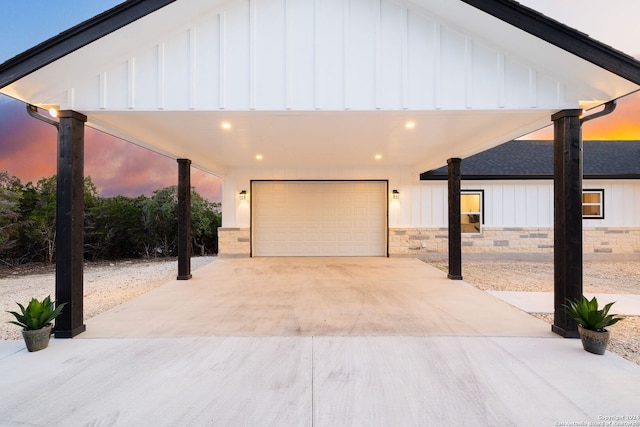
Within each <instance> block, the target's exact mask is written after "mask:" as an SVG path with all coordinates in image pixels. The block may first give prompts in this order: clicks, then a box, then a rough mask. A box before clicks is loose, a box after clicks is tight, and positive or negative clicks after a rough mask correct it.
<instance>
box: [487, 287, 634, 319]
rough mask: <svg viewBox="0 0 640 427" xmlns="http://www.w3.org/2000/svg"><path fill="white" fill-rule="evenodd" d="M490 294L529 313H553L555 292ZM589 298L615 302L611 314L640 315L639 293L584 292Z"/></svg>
mask: <svg viewBox="0 0 640 427" xmlns="http://www.w3.org/2000/svg"><path fill="white" fill-rule="evenodd" d="M487 293H488V294H490V295H493V296H494V297H496V298H498V299H500V300H502V301H504V302H506V303H507V304H510V305H512V306H514V307H517V308H519V309H520V310H523V311H526V312H527V313H553V292H516V291H487ZM584 295H585V296H586V297H587V298H588V299H591V298H593V297H594V296H595V297H596V298H597V300H598V304H599V305H600V306H604V305H605V304H608V303H610V302H613V303H614V304H613V306H611V310H610V314H619V315H624V316H640V295H638V294H590V293H585V294H584Z"/></svg>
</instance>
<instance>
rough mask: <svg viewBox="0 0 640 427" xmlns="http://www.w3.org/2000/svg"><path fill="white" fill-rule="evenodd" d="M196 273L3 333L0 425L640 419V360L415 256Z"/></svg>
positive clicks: (276, 262)
mask: <svg viewBox="0 0 640 427" xmlns="http://www.w3.org/2000/svg"><path fill="white" fill-rule="evenodd" d="M194 273H195V274H194V279H192V280H191V281H188V282H183V281H181V282H171V283H168V284H167V285H165V286H163V287H161V288H158V289H156V290H154V291H152V292H150V293H148V294H146V295H144V296H142V297H139V298H136V299H135V300H131V301H129V302H128V303H125V304H123V305H122V306H120V307H118V308H115V309H113V310H111V311H109V312H105V313H103V314H101V315H99V316H97V317H95V318H93V319H89V320H88V321H87V332H86V333H83V334H81V335H80V336H79V337H77V338H76V339H72V340H64V339H54V340H52V341H51V343H50V345H49V348H47V349H46V350H43V351H41V352H37V353H28V352H27V351H26V349H25V348H24V344H23V343H22V341H0V379H1V384H2V387H0V425H2V426H22V425H46V426H65V427H66V426H85V425H93V426H111V425H114V426H120V425H122V426H129V425H154V426H178V425H180V426H182V425H225V426H226V425H228V426H245V425H246V426H250V425H251V426H252V425H264V426H321V427H325V426H327V427H329V426H330V427H333V426H336V425H350V426H372V425H380V426H385V425H392V426H396V425H402V426H423V425H430V426H451V425H458V426H478V425H517V426H536V427H537V426H545V425H549V426H559V425H588V424H589V423H592V424H591V425H598V424H597V423H599V422H600V423H603V422H606V421H612V420H614V419H617V420H620V419H621V418H619V417H621V416H626V417H636V418H635V420H637V419H638V418H640V411H639V410H638V404H637V391H636V390H637V384H640V366H638V365H636V364H634V363H632V362H629V361H627V360H625V359H623V358H621V357H619V356H617V355H615V354H613V353H607V354H605V355H604V356H596V355H593V354H590V353H587V352H585V351H583V350H582V347H581V343H580V341H579V340H568V339H562V338H560V337H558V336H557V335H554V334H552V333H551V332H550V331H549V325H547V324H546V323H545V322H543V321H541V320H538V319H535V318H533V317H531V316H529V315H527V314H526V313H524V312H523V311H521V310H520V309H518V308H515V307H512V306H510V305H508V304H506V303H505V302H502V301H500V300H498V299H497V298H495V297H493V296H491V295H488V294H487V293H485V292H482V291H479V290H477V289H475V288H473V287H472V286H470V285H468V284H466V283H464V282H462V281H450V280H448V279H446V278H445V277H444V273H442V272H441V271H439V270H437V269H435V268H432V267H430V266H428V265H427V264H425V263H422V262H420V261H416V260H408V259H404V260H402V259H400V260H399V259H384V258H379V259H245V260H217V261H215V262H213V263H212V264H210V265H208V266H206V267H203V268H201V269H198V270H196V271H195V272H194ZM80 337H83V338H84V339H78V338H80ZM615 417H618V418H615ZM628 419H629V418H628Z"/></svg>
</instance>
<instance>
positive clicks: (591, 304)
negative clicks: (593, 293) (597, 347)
mask: <svg viewBox="0 0 640 427" xmlns="http://www.w3.org/2000/svg"><path fill="white" fill-rule="evenodd" d="M612 305H613V303H612V302H610V303H609V304H607V305H605V306H604V308H602V309H601V310H599V309H598V300H597V299H596V297H593V298H592V299H591V301H589V300H588V299H587V298H585V296H584V295H583V296H582V298H581V299H580V300H577V301H570V300H567V304H564V305H563V306H564V309H565V311H566V312H567V314H568V315H569V316H571V317H572V318H573V320H575V321H576V322H577V323H578V324H579V325H581V326H582V327H583V328H585V329H590V330H592V331H603V330H605V328H606V327H607V326H611V325H613V324H614V323H617V322H619V321H620V320H622V318H621V317H615V316H616V314H609V309H610V308H611V306H612Z"/></svg>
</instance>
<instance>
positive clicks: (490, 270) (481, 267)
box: [429, 260, 640, 365]
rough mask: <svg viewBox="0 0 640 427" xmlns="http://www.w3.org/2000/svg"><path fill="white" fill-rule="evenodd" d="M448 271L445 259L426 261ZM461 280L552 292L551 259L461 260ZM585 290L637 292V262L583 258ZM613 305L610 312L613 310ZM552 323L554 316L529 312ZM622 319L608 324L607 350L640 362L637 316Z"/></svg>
mask: <svg viewBox="0 0 640 427" xmlns="http://www.w3.org/2000/svg"><path fill="white" fill-rule="evenodd" d="M429 264H431V265H433V266H434V267H437V268H439V269H440V270H442V271H447V268H448V264H447V261H429ZM462 276H463V277H464V281H465V282H467V283H470V284H472V285H474V286H475V287H477V288H478V289H482V290H485V291H523V292H553V262H551V261H539V262H523V261H497V260H491V261H463V262H462ZM583 287H584V291H585V292H588V293H603V294H640V261H636V262H633V261H631V262H630V261H616V262H608V261H586V262H585V263H584V279H583ZM615 308H616V306H615V304H614V305H613V307H612V309H611V311H612V312H613V313H615ZM530 314H531V315H532V316H535V317H537V318H540V319H543V320H544V321H546V322H547V323H549V324H552V323H553V315H552V314H548V313H530ZM620 317H624V320H621V321H620V322H618V323H616V324H615V325H613V326H610V327H609V328H608V329H609V330H610V331H611V341H610V342H609V346H608V347H607V350H609V351H611V352H613V353H616V354H618V355H620V356H622V357H624V358H625V359H628V360H630V361H632V362H634V363H637V364H638V365H640V317H639V316H620Z"/></svg>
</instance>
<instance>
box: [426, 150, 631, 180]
mask: <svg viewBox="0 0 640 427" xmlns="http://www.w3.org/2000/svg"><path fill="white" fill-rule="evenodd" d="M460 170H461V173H462V178H463V179H475V180H480V179H552V178H553V141H510V142H507V143H505V144H502V145H499V146H497V147H495V148H492V149H491V150H487V151H484V152H482V153H479V154H476V155H474V156H471V157H468V158H466V159H463V160H462V163H461V165H460ZM583 173H584V177H585V178H591V179H597V178H600V179H603V178H606V179H624V178H634V179H640V141H584V152H583ZM420 179H421V180H442V179H447V167H446V166H444V167H441V168H439V169H434V170H431V171H428V172H424V173H422V174H420Z"/></svg>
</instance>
